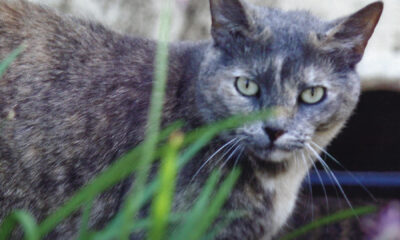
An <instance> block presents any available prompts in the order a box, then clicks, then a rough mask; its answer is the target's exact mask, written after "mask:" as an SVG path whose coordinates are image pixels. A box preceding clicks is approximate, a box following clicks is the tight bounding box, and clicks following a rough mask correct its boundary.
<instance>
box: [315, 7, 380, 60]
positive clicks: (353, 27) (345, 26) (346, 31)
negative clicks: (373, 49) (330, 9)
mask: <svg viewBox="0 0 400 240" xmlns="http://www.w3.org/2000/svg"><path fill="white" fill-rule="evenodd" d="M382 10H383V3H382V2H375V3H372V4H370V5H368V6H366V7H364V8H363V9H361V10H359V11H358V12H356V13H354V14H352V15H350V16H349V17H345V18H342V19H339V20H336V21H335V22H334V23H333V24H332V25H331V26H330V28H329V30H328V31H326V33H325V35H324V36H322V37H320V39H319V40H320V41H319V44H320V46H321V47H322V48H324V49H327V50H328V49H330V50H331V51H347V52H348V53H349V54H351V55H352V59H353V64H356V63H357V62H359V61H360V60H361V58H362V56H363V54H364V50H365V47H366V46H367V43H368V40H369V39H370V37H371V35H372V33H373V32H374V30H375V27H376V24H377V23H378V21H379V18H380V16H381V14H382Z"/></svg>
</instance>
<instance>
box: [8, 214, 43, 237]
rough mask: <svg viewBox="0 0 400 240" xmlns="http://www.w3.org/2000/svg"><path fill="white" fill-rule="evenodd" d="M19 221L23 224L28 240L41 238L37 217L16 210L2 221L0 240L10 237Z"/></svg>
mask: <svg viewBox="0 0 400 240" xmlns="http://www.w3.org/2000/svg"><path fill="white" fill-rule="evenodd" d="M17 223H19V224H20V225H21V227H22V229H23V231H24V234H25V239H26V240H38V239H39V229H38V227H37V225H36V221H35V219H34V218H33V217H32V216H31V215H30V214H29V213H27V212H24V211H21V210H16V211H14V212H13V213H11V214H10V215H9V216H8V217H6V218H5V219H4V221H3V222H2V224H1V226H0V240H6V239H9V237H10V236H11V233H12V231H13V230H14V228H15V227H16V226H17Z"/></svg>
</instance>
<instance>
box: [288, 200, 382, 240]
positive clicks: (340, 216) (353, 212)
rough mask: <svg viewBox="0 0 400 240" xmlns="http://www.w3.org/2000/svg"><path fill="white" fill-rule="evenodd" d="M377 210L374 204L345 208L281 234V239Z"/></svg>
mask: <svg viewBox="0 0 400 240" xmlns="http://www.w3.org/2000/svg"><path fill="white" fill-rule="evenodd" d="M376 210H377V208H376V207H375V206H365V207H360V208H356V209H346V210H343V211H339V212H337V213H335V214H332V215H329V216H327V217H323V218H321V219H317V220H315V221H313V222H311V223H309V224H307V225H304V226H302V227H300V228H298V229H296V230H295V231H293V232H291V233H289V234H287V235H285V236H283V237H282V238H281V240H291V239H296V238H297V237H299V236H301V235H304V234H306V233H307V232H309V231H311V230H314V229H316V228H320V227H323V226H325V225H329V224H333V223H336V222H340V221H342V220H345V219H348V218H353V217H356V216H361V215H365V214H369V213H373V212H375V211H376Z"/></svg>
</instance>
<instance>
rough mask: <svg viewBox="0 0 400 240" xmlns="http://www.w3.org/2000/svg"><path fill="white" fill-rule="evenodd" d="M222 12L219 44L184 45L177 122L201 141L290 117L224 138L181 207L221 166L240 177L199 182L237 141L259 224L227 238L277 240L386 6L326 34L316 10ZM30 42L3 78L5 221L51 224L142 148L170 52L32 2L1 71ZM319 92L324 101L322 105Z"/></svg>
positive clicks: (172, 99) (7, 16)
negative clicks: (227, 125) (15, 214)
mask: <svg viewBox="0 0 400 240" xmlns="http://www.w3.org/2000/svg"><path fill="white" fill-rule="evenodd" d="M210 2H211V10H212V18H213V28H212V35H213V40H212V41H208V42H202V43H177V44H172V45H170V57H169V75H168V76H169V77H168V87H167V91H166V100H165V104H164V105H165V107H164V112H163V116H164V118H163V124H164V125H166V124H168V123H170V122H173V121H175V120H178V119H183V120H184V121H185V122H186V123H187V127H186V129H193V128H195V127H198V126H200V125H203V124H207V123H210V122H213V121H215V120H218V119H223V118H225V117H229V116H231V115H233V114H240V113H242V114H246V113H249V112H253V111H257V110H261V109H266V108H272V109H274V110H276V111H275V112H276V113H277V115H276V116H274V117H272V118H270V119H267V120H265V121H258V122H256V123H254V124H251V125H247V126H244V127H240V128H238V129H236V130H234V131H232V132H230V133H229V134H223V135H221V136H220V137H218V139H217V140H216V141H214V142H213V143H214V144H212V145H210V146H208V147H207V148H206V149H205V150H204V151H203V153H202V154H199V155H198V156H196V157H195V158H194V159H193V160H191V162H190V163H189V164H188V165H187V166H186V167H185V168H184V170H183V171H182V174H181V176H180V178H179V184H178V189H177V190H178V193H177V197H176V204H175V205H176V207H177V208H185V207H187V205H188V204H190V202H187V201H184V199H185V197H184V196H183V194H184V193H188V192H189V193H193V192H196V189H197V185H196V183H200V182H202V180H203V179H204V178H205V177H206V173H208V172H209V171H210V170H211V169H212V167H218V166H220V165H221V166H222V165H223V166H224V167H223V169H224V170H226V169H229V168H230V167H231V166H232V165H233V163H229V164H226V165H225V164H223V163H224V161H222V162H220V163H218V162H217V161H215V162H214V163H213V164H210V165H205V166H206V167H205V168H204V169H202V171H200V174H198V175H197V173H196V172H197V170H198V169H200V167H201V166H202V165H203V163H204V161H205V160H206V159H207V158H208V157H209V156H211V155H212V154H213V153H214V152H215V151H216V150H217V149H218V148H219V147H221V146H222V145H224V144H225V143H227V142H229V141H233V142H234V144H235V145H236V146H238V147H237V148H235V149H233V150H235V151H236V150H238V151H237V152H236V154H233V153H232V154H230V153H229V155H234V157H235V158H236V159H237V160H238V161H237V162H236V164H237V165H238V166H241V167H242V169H243V174H242V176H241V178H240V180H239V182H238V184H237V186H236V188H235V189H234V191H233V192H232V194H231V197H230V199H229V200H228V202H227V204H226V208H227V209H240V210H243V209H244V210H246V211H247V214H246V216H245V217H243V218H240V219H238V220H235V222H234V223H232V224H231V225H230V226H229V227H228V228H227V229H225V230H224V231H223V232H222V233H221V235H220V236H219V238H221V239H260V238H264V239H270V238H271V237H272V236H273V235H275V234H276V232H278V231H279V229H280V228H281V227H282V226H283V225H284V223H285V222H286V220H287V218H288V217H289V216H290V213H291V212H292V209H293V207H294V205H295V201H296V196H297V192H298V190H299V187H300V184H301V182H302V179H303V177H304V175H305V174H306V172H307V171H308V168H309V166H310V165H311V161H306V160H305V159H304V157H306V158H314V157H315V156H312V155H313V153H310V150H309V149H308V148H310V145H307V144H310V143H309V142H310V141H311V140H312V141H313V142H315V143H316V144H318V145H320V146H321V147H325V146H326V145H327V144H328V143H329V141H330V140H331V139H332V138H333V137H334V136H335V134H336V133H337V132H338V131H339V130H340V128H341V127H342V126H343V124H344V122H345V121H346V119H347V118H348V117H349V115H350V114H351V112H352V110H353V108H354V107H355V105H356V103H357V99H358V95H359V91H360V90H359V80H358V77H357V75H356V73H355V70H354V66H355V64H357V63H358V61H359V60H360V59H361V56H362V54H363V51H364V48H365V46H366V43H367V41H368V39H369V37H370V36H371V34H372V32H373V29H374V27H375V25H376V23H377V21H378V19H379V16H380V13H381V11H382V4H380V3H376V4H373V5H370V6H369V7H367V8H365V9H364V10H362V11H360V12H358V13H356V14H355V15H353V16H352V17H349V18H348V19H346V18H344V19H342V20H340V21H336V22H332V23H325V22H322V21H320V20H318V19H316V18H314V17H313V16H311V15H310V14H308V13H304V12H290V13H283V12H280V11H278V10H273V9H261V8H256V7H254V6H250V5H247V4H245V3H242V2H241V1H238V0H232V1H228V0H211V1H210ZM20 44H23V45H24V46H25V50H24V51H23V53H22V54H21V55H20V56H19V57H18V58H17V59H16V61H15V62H14V63H12V64H11V66H10V68H9V69H8V70H7V72H6V73H5V74H4V76H2V78H1V80H0V117H1V132H0V219H3V218H4V217H5V216H6V215H7V214H8V213H10V211H11V210H12V209H15V208H25V209H29V210H30V211H31V212H32V213H33V214H34V215H35V216H36V217H38V218H39V219H43V218H44V217H45V216H47V215H48V214H49V213H50V212H51V211H53V210H54V209H55V208H56V207H57V206H59V205H60V204H61V203H62V202H63V201H64V200H65V199H67V198H68V197H69V196H71V194H72V193H73V192H74V191H76V190H77V189H78V188H79V187H81V186H82V185H84V184H85V183H86V182H87V181H88V180H90V179H92V178H93V177H94V176H95V175H96V174H97V173H99V172H100V171H101V170H102V169H104V168H105V167H107V166H108V165H109V164H110V163H111V162H112V161H114V160H116V159H117V158H118V157H119V156H121V155H122V154H123V153H125V152H126V151H128V150H129V149H131V148H132V147H134V146H135V145H137V144H138V143H139V142H140V141H142V139H143V135H144V132H145V128H146V116H147V108H148V106H149V98H150V93H151V88H152V80H153V68H154V64H153V62H154V55H155V49H156V45H155V42H152V41H149V40H143V39H138V38H132V37H127V36H122V35H119V34H116V33H113V32H111V31H109V30H107V29H105V28H103V27H102V26H101V25H98V24H94V23H89V22H85V21H81V20H77V19H74V18H70V17H64V16H59V15H58V14H56V13H54V12H53V11H51V10H47V9H45V8H41V7H38V6H36V5H32V4H28V3H25V2H23V1H14V2H12V1H2V2H0V59H4V58H5V57H6V56H7V55H8V54H9V53H10V52H11V51H12V50H13V49H15V48H16V47H18V46H19V45H20ZM315 92H318V93H321V94H323V95H321V96H320V97H321V98H320V99H317V100H318V101H316V102H312V101H313V100H315V96H318V95H317V94H314V93H315ZM308 101H310V102H308ZM311 102H312V103H311ZM233 139H236V140H233ZM239 147H240V149H239ZM239 150H243V152H242V153H241V154H238V153H239ZM317 151H319V150H318V149H316V152H317ZM223 152H224V151H222V153H223ZM222 153H220V154H219V157H222V155H223V154H222ZM217 158H218V156H217ZM297 158H298V159H297ZM301 159H304V162H302V161H301ZM227 160H229V159H227ZM194 175H196V178H194V180H195V181H194V182H192V181H191V180H192V177H193V176H194ZM189 183H191V184H190V185H189ZM128 185H129V182H128V183H126V182H125V183H123V184H119V185H117V186H115V187H113V189H112V190H110V191H108V192H106V193H105V194H103V195H102V196H100V197H99V198H98V199H97V200H96V201H95V204H94V207H93V211H92V219H91V223H92V225H93V226H94V227H100V226H102V225H103V224H104V223H106V221H108V220H109V219H110V218H111V217H112V216H113V214H115V212H116V211H117V210H118V208H119V204H120V203H121V201H122V199H123V197H124V195H125V192H126V190H127V187H126V186H128ZM78 222H79V215H78V214H77V215H74V216H73V217H71V218H70V219H68V220H67V221H64V222H63V223H62V225H60V226H59V227H58V228H57V229H56V230H55V231H53V232H52V233H51V234H50V235H49V238H51V239H71V238H72V237H73V236H76V234H77V232H78V230H77V227H78Z"/></svg>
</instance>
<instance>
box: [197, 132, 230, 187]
mask: <svg viewBox="0 0 400 240" xmlns="http://www.w3.org/2000/svg"><path fill="white" fill-rule="evenodd" d="M237 140H238V138H237V137H236V138H233V139H232V140H230V141H229V142H227V143H225V144H224V145H222V147H220V148H219V149H218V150H217V151H215V152H214V153H213V154H212V155H211V156H210V157H209V158H208V159H207V160H206V161H205V162H204V163H203V164H202V165H201V166H200V168H199V169H198V170H197V171H196V173H195V174H194V175H193V177H192V179H191V180H190V183H192V182H193V180H194V179H195V178H196V177H197V175H199V173H200V171H201V170H202V169H203V168H204V167H205V166H206V165H207V164H208V162H209V161H211V159H213V157H215V155H217V154H218V153H219V152H221V151H222V150H223V149H224V148H226V147H227V146H228V145H229V144H231V143H232V142H234V141H237Z"/></svg>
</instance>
